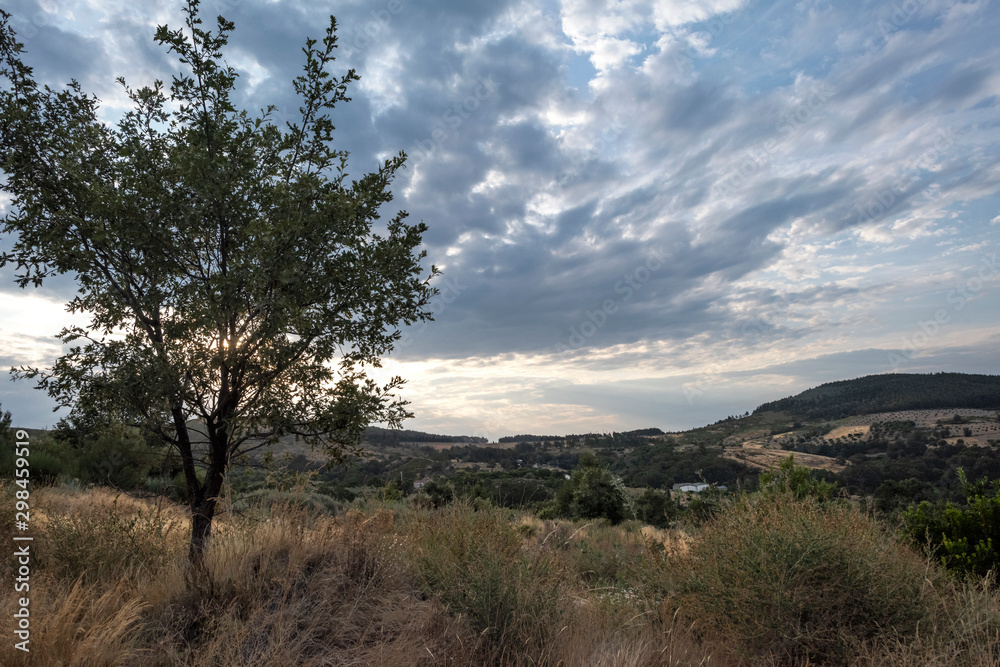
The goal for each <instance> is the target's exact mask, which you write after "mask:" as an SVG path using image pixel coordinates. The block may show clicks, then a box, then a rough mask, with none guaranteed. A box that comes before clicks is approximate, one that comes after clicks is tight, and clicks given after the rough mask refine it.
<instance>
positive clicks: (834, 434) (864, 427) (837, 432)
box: [823, 424, 872, 440]
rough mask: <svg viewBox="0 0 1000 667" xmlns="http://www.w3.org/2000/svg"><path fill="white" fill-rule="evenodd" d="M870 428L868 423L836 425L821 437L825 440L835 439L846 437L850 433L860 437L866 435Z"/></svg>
mask: <svg viewBox="0 0 1000 667" xmlns="http://www.w3.org/2000/svg"><path fill="white" fill-rule="evenodd" d="M871 430H872V427H871V426H870V425H868V424H858V425H855V426H838V427H837V428H835V429H833V430H832V431H830V432H829V433H827V434H826V435H824V436H823V437H824V438H826V439H827V440H836V439H837V438H846V437H849V436H851V435H860V436H862V437H864V436H867V435H868V432H869V431H871Z"/></svg>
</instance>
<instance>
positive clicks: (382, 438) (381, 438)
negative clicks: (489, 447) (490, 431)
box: [364, 426, 488, 445]
mask: <svg viewBox="0 0 1000 667" xmlns="http://www.w3.org/2000/svg"><path fill="white" fill-rule="evenodd" d="M364 439H365V442H367V443H368V444H370V445H398V444H401V443H404V442H453V443H455V444H466V445H468V444H484V443H486V442H488V440H487V439H486V438H481V437H478V436H473V435H436V434H434V433H423V432H422V431H400V430H396V429H389V428H379V427H378V426H369V427H368V428H366V429H365V436H364Z"/></svg>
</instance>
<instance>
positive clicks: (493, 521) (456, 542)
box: [414, 502, 560, 664]
mask: <svg viewBox="0 0 1000 667" xmlns="http://www.w3.org/2000/svg"><path fill="white" fill-rule="evenodd" d="M414 536H415V538H416V544H417V556H416V565H417V569H418V573H419V577H420V580H421V583H422V587H423V589H424V590H425V591H426V592H427V594H428V595H431V596H433V597H436V598H438V599H439V600H441V601H442V602H444V604H445V605H446V606H447V607H448V608H449V609H451V610H452V612H456V613H460V614H464V615H467V617H468V619H469V620H470V621H471V623H472V625H473V627H474V628H475V629H476V630H477V631H478V632H479V633H480V636H481V637H483V638H484V640H485V644H484V647H483V655H482V656H481V658H482V664H518V663H524V662H527V663H529V664H536V662H537V658H538V657H539V656H540V655H541V654H543V653H544V651H545V650H546V646H547V645H548V643H549V641H550V640H551V638H552V636H551V635H552V633H553V632H554V631H555V630H557V629H558V628H557V627H556V625H557V624H556V623H554V622H553V621H554V619H557V618H558V617H559V616H560V595H559V587H560V579H559V577H558V576H557V572H556V568H555V564H554V562H553V561H552V560H551V558H550V556H548V555H546V554H542V553H536V554H528V553H526V552H524V551H523V550H522V548H521V538H520V536H519V535H518V532H517V530H515V528H514V526H513V525H512V524H511V522H510V521H509V519H508V518H507V517H506V515H505V514H504V513H503V511H502V510H499V509H489V508H481V509H479V510H478V511H473V510H472V508H470V507H468V506H467V505H466V504H465V503H461V502H460V503H454V504H452V505H449V506H447V507H446V508H445V509H443V510H439V511H437V512H434V513H429V514H425V515H423V516H422V518H421V519H419V520H418V523H417V525H416V526H415V530H414Z"/></svg>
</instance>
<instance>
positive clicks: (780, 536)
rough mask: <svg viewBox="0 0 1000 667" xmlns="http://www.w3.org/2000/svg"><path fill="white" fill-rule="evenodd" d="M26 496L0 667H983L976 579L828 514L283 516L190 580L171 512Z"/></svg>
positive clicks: (458, 510) (4, 600)
mask: <svg viewBox="0 0 1000 667" xmlns="http://www.w3.org/2000/svg"><path fill="white" fill-rule="evenodd" d="M6 495H9V489H8V488H0V496H2V497H5V496H6ZM32 499H33V506H37V507H38V508H39V510H40V512H41V514H40V516H41V517H42V518H44V520H43V521H41V520H40V521H39V522H38V524H37V528H38V529H39V534H38V537H37V541H36V545H37V555H38V560H37V570H35V571H33V573H32V591H31V597H32V607H31V613H32V631H33V634H32V644H31V645H32V653H31V655H30V656H25V655H24V654H22V653H21V652H19V651H16V650H15V649H14V648H13V646H12V642H6V643H4V644H2V645H0V664H3V665H29V664H30V665H81V666H82V665H126V666H131V665H136V666H138V665H153V666H167V665H194V666H200V665H206V666H207V665H213V666H221V667H228V666H231V665H232V666H235V665H247V664H253V665H480V664H481V665H552V666H558V665H562V666H563V667H570V666H574V665H607V666H609V667H610V666H612V665H614V666H618V665H625V666H650V667H651V666H653V665H722V666H729V665H757V664H761V665H766V664H771V665H795V664H837V665H840V664H846V665H859V666H860V665H865V666H868V665H899V666H900V667H910V666H916V665H945V664H948V665H969V666H972V665H988V664H998V661H997V658H998V656H1000V600H998V597H997V588H996V586H995V584H994V583H993V582H979V583H975V584H973V583H970V584H962V583H960V582H956V581H954V580H952V579H949V578H948V577H946V576H945V575H943V574H942V573H941V572H940V571H939V570H938V569H937V566H936V565H934V564H929V563H927V562H926V561H925V560H923V559H921V558H920V557H919V556H917V555H916V554H915V553H913V552H912V551H910V550H909V548H908V547H905V546H903V545H900V544H899V543H898V542H896V541H895V539H894V537H893V536H892V535H891V534H889V533H887V532H886V530H885V529H884V528H883V527H882V526H881V525H880V524H878V523H877V522H876V521H874V520H873V519H872V518H871V517H869V516H866V515H864V514H862V513H859V512H857V511H855V510H851V509H849V508H846V507H839V506H836V505H833V506H820V505H817V504H815V503H810V502H809V501H795V500H793V499H788V498H785V499H781V498H779V499H777V500H774V499H772V500H770V501H768V502H766V503H765V502H763V501H758V502H756V503H754V502H750V501H747V502H745V503H742V504H737V506H735V507H730V508H727V509H726V510H724V511H722V512H720V513H719V515H718V516H717V517H716V518H715V519H714V520H712V521H709V522H708V523H707V524H705V525H704V527H703V528H702V529H701V530H700V532H699V533H698V534H697V535H694V536H687V535H684V534H682V533H679V532H676V531H674V532H662V531H654V530H649V529H648V527H646V528H644V527H643V526H640V525H638V524H634V523H625V524H622V525H620V526H611V525H608V524H607V523H604V522H601V521H597V522H591V523H583V522H568V521H540V520H538V519H536V518H534V517H530V516H525V515H517V514H514V513H511V512H508V511H505V510H499V509H493V508H488V507H478V508H475V507H471V506H467V505H463V504H456V505H452V506H449V507H447V508H444V509H441V510H429V509H415V508H408V507H407V506H406V505H405V504H399V503H397V504H392V505H380V504H378V503H371V502H369V503H368V506H367V507H366V509H364V510H350V511H347V512H345V513H343V514H341V515H339V516H329V515H326V514H323V513H322V512H321V511H319V510H318V509H317V508H316V507H314V506H312V505H310V504H308V503H296V502H294V499H293V500H292V501H286V502H280V503H276V504H269V506H266V507H260V508H257V509H256V510H255V511H253V512H250V513H248V514H246V515H239V514H235V513H233V514H229V513H224V514H223V515H222V516H220V517H219V519H218V521H217V526H216V530H215V532H214V534H213V540H212V544H211V547H210V550H209V552H208V555H207V559H206V564H205V569H204V571H202V572H197V573H192V572H190V571H189V570H188V568H187V564H186V539H187V527H186V518H185V516H184V515H185V512H184V508H182V507H178V506H175V505H170V504H164V503H160V504H157V503H156V502H154V501H137V500H134V499H130V498H126V497H124V496H115V495H114V494H113V493H110V492H107V491H104V490H100V489H90V490H84V491H69V490H64V489H43V490H39V491H38V492H37V493H33V494H32ZM33 516H34V515H33ZM3 566H4V567H5V568H9V563H8V562H7V561H5V562H4V565H3ZM6 574H9V570H8V571H6ZM15 604H16V595H15V594H14V592H13V591H12V589H10V588H7V589H6V590H4V591H3V592H2V593H0V612H2V613H3V615H4V617H5V618H8V619H9V618H10V617H11V614H12V613H13V611H14V608H15ZM29 658H30V659H29Z"/></svg>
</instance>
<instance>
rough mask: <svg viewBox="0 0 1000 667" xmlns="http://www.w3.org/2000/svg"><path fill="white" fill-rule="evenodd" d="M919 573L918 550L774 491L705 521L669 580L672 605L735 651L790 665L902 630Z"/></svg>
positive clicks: (920, 612) (858, 519) (829, 509)
mask: <svg viewBox="0 0 1000 667" xmlns="http://www.w3.org/2000/svg"><path fill="white" fill-rule="evenodd" d="M925 575H927V568H926V565H925V562H924V560H923V559H922V558H921V557H920V556H919V555H918V554H916V553H915V552H913V551H912V550H910V549H909V548H907V547H906V546H905V545H902V544H900V543H899V542H898V541H897V540H896V539H895V537H894V536H892V535H890V534H888V533H887V532H886V531H885V529H884V528H883V527H882V526H881V525H880V524H878V523H877V522H876V521H874V520H873V519H871V518H869V517H867V516H865V515H863V514H861V513H860V512H859V511H858V510H856V509H854V508H852V507H850V506H848V505H846V504H829V503H826V504H824V503H820V502H819V501H818V500H817V499H815V498H810V497H807V498H804V499H797V498H795V497H794V495H793V494H791V493H783V494H771V495H764V496H756V497H750V498H744V499H743V500H742V501H741V502H740V503H738V504H736V505H735V506H734V507H732V508H729V509H727V510H726V511H724V512H720V513H719V514H718V515H717V516H716V517H715V518H714V519H713V520H712V521H710V522H708V523H706V524H705V526H704V527H703V529H702V532H701V535H700V537H699V539H698V540H696V541H695V543H694V545H693V547H692V549H691V551H690V553H689V554H688V556H687V558H686V559H685V560H684V566H683V568H682V570H681V574H680V575H679V576H680V581H679V584H678V585H679V591H680V604H681V611H682V612H683V613H684V614H687V615H688V616H690V617H691V618H692V619H693V622H694V623H695V625H696V627H698V626H700V627H701V628H702V630H703V632H706V633H707V635H708V636H714V637H716V638H718V639H720V640H721V641H722V643H723V644H724V645H726V646H728V647H730V650H733V651H734V652H735V653H737V654H740V655H739V657H741V658H743V659H750V660H755V659H760V658H763V657H766V658H768V659H769V660H771V661H777V662H779V663H781V662H784V663H786V664H798V663H801V662H802V661H810V662H811V661H817V662H842V661H843V660H845V658H846V656H847V655H848V654H849V652H850V650H851V647H852V646H856V645H857V644H858V643H859V642H863V641H865V640H868V639H871V638H873V637H875V636H879V635H887V636H890V637H897V636H909V635H912V633H914V632H915V630H916V627H917V623H918V622H919V621H920V620H921V619H922V618H923V617H924V616H925V614H926V611H927V610H926V608H925V603H924V601H923V597H922V587H923V584H924V581H925ZM931 576H933V575H931Z"/></svg>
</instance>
